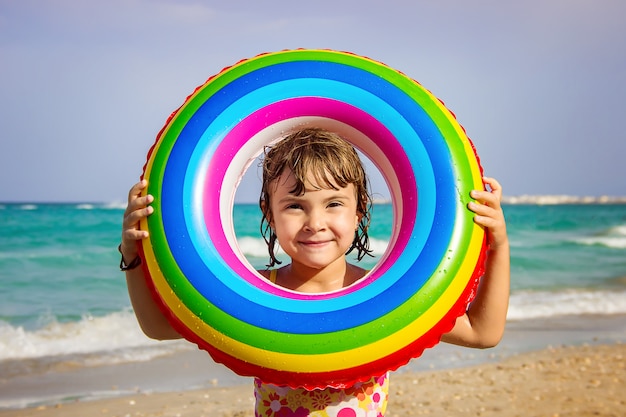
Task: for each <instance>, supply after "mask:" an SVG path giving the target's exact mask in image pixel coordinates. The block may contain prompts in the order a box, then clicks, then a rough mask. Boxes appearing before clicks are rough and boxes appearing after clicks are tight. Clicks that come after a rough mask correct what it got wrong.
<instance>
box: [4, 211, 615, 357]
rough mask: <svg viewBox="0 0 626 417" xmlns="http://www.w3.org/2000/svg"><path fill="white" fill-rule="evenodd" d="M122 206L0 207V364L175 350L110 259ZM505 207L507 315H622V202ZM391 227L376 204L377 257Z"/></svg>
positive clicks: (243, 218)
mask: <svg viewBox="0 0 626 417" xmlns="http://www.w3.org/2000/svg"><path fill="white" fill-rule="evenodd" d="M122 212H123V208H122V207H120V206H119V205H101V204H1V205H0V365H1V364H2V363H8V362H6V361H12V363H13V362H15V361H31V360H33V359H41V358H48V359H49V358H54V357H55V356H67V355H74V359H75V360H76V358H78V357H80V358H82V359H81V360H83V361H84V362H85V363H86V362H88V361H91V362H90V363H116V362H128V361H143V360H147V359H150V358H152V357H154V356H156V355H160V354H162V353H163V352H164V351H167V350H168V349H179V348H180V344H171V345H170V344H168V343H156V342H154V341H151V340H148V339H147V338H145V337H144V336H143V334H142V333H141V332H140V331H139V329H138V326H137V324H136V321H135V319H134V316H133V314H132V311H131V309H130V302H129V300H128V296H127V293H126V286H125V280H124V275H123V273H121V272H120V271H119V269H118V264H119V253H118V252H117V245H118V243H119V234H120V230H121V225H120V224H121V218H122ZM505 214H506V217H507V221H508V231H509V235H510V240H511V245H512V295H511V308H510V312H509V320H512V321H521V320H525V319H532V318H538V317H539V318H541V317H546V318H550V317H555V316H560V315H566V314H587V313H594V314H604V315H613V314H621V313H626V278H625V277H626V205H555V206H538V205H508V206H505ZM259 216H260V213H259V211H258V208H257V207H256V206H254V205H236V206H235V210H234V215H233V222H234V225H235V229H236V234H237V237H238V244H239V247H240V249H241V251H242V252H243V253H244V254H245V255H246V257H247V258H248V259H249V260H250V262H251V263H252V265H253V266H255V267H257V268H262V267H263V265H264V264H265V262H266V261H267V255H266V253H267V252H266V247H265V244H264V242H263V240H262V238H261V237H260V234H259V221H258V219H259V218H260V217H259ZM391 227H392V210H391V206H389V205H376V206H375V211H374V222H373V224H372V229H371V231H370V237H371V240H372V247H373V248H374V253H375V255H376V256H381V255H382V254H383V253H384V251H385V248H386V246H387V242H388V239H389V236H390V230H391ZM376 261H377V258H373V259H371V260H369V261H367V263H366V264H365V267H366V268H371V267H372V266H373V265H375V263H376ZM48 359H46V360H48Z"/></svg>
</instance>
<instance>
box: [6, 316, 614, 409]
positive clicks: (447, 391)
mask: <svg viewBox="0 0 626 417" xmlns="http://www.w3.org/2000/svg"><path fill="white" fill-rule="evenodd" d="M625 341H626V316H623V315H616V316H571V317H561V318H552V319H550V320H546V319H543V320H527V321H521V322H513V323H510V324H508V325H507V331H506V334H505V337H504V339H503V340H502V342H501V343H500V345H498V346H497V347H496V348H493V349H486V350H473V349H464V348H459V347H455V346H451V345H445V344H440V345H438V346H436V347H435V348H434V349H430V350H428V351H426V352H425V353H424V355H422V356H421V357H420V358H418V359H417V360H415V361H413V362H412V363H410V364H409V365H407V366H405V367H403V368H401V369H400V370H399V371H397V372H395V373H393V374H392V376H391V388H390V399H389V406H388V410H387V414H386V416H387V417H390V416H394V417H395V416H422V415H437V416H442V415H443V416H504V417H513V416H525V417H534V416H536V417H539V416H541V417H544V416H549V417H557V416H558V417H565V416H572V417H574V416H575V417H585V416H605V417H609V416H613V417H624V416H626V345H625V344H624V342H625ZM204 355H205V352H202V351H198V350H191V351H187V352H183V353H181V354H179V355H173V356H169V357H165V358H161V359H158V360H153V361H150V362H146V363H134V364H126V365H120V366H116V367H111V366H107V367H83V368H78V369H72V367H71V366H70V365H67V364H66V365H65V366H64V367H63V369H61V368H60V367H59V366H55V367H54V368H49V369H46V370H45V371H43V370H42V371H41V372H40V373H39V374H36V375H23V376H21V377H15V376H13V377H7V378H0V399H1V398H4V399H6V398H17V397H19V396H24V398H27V396H28V395H31V396H34V395H35V394H36V395H38V396H39V398H44V397H45V395H52V394H54V392H55V390H57V391H59V392H62V393H64V396H63V397H59V398H60V399H59V400H52V399H48V400H47V401H45V402H42V403H39V404H29V405H27V407H26V408H22V407H12V408H9V409H3V410H0V417H5V416H6V417H8V416H11V417H27V416H28V417H31V416H37V417H91V416H106V417H131V416H148V417H157V416H159V417H161V416H163V417H170V416H171V417H177V416H181V417H182V416H194V417H201V416H207V417H208V416H211V417H215V416H217V417H220V416H224V417H226V416H228V417H242V416H252V415H253V411H252V410H253V397H252V383H251V380H250V379H248V378H242V377H238V376H236V375H234V374H232V372H230V371H228V370H226V369H225V368H224V367H223V366H221V365H216V364H214V363H212V361H210V360H206V357H204ZM18 370H19V369H18ZM164 382H166V383H164ZM104 387H108V389H109V390H108V391H107V390H105V388H104ZM174 387H176V388H174ZM80 390H82V391H83V392H87V391H90V392H92V393H93V392H96V393H99V395H95V396H91V397H88V396H85V395H80V394H79V392H81V391H80ZM27 394H28V395H27ZM50 398H53V397H50Z"/></svg>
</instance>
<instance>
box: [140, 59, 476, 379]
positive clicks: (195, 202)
mask: <svg viewBox="0 0 626 417" xmlns="http://www.w3.org/2000/svg"><path fill="white" fill-rule="evenodd" d="M305 126H318V127H322V128H326V129H329V130H332V131H335V132H337V133H339V134H340V135H342V136H343V137H344V138H346V139H347V140H349V141H350V142H351V143H352V144H353V145H354V146H355V147H356V148H357V149H359V150H360V151H362V152H363V153H364V154H365V155H367V156H368V157H369V158H370V159H371V160H372V162H373V163H374V164H375V165H376V166H377V168H378V169H379V170H380V171H381V173H382V175H383V177H384V178H385V179H386V181H387V185H388V187H389V190H390V193H391V198H392V203H393V210H394V226H395V227H394V228H393V232H392V236H391V239H390V242H389V248H388V249H387V251H386V253H385V254H384V255H383V256H382V257H381V260H380V261H379V262H378V264H377V266H376V267H375V268H373V270H372V271H371V272H370V273H369V274H368V275H367V276H366V277H364V278H363V279H362V280H360V281H358V282H357V283H355V284H353V285H352V286H349V287H347V288H344V289H342V290H339V291H336V292H332V293H323V294H304V293H298V292H293V291H290V290H286V289H284V288H281V287H278V286H276V285H274V284H272V283H271V282H269V281H268V280H266V279H264V278H263V277H261V275H260V274H259V273H257V272H256V271H255V270H254V269H253V268H252V267H251V265H250V264H249V263H248V262H247V261H246V259H245V258H244V256H243V255H242V253H241V251H240V250H239V247H238V244H237V241H236V238H235V235H234V228H233V223H232V222H233V220H232V217H233V215H232V209H233V204H234V195H235V190H236V188H237V184H238V181H239V179H240V178H241V176H242V175H243V173H244V172H245V170H246V168H247V167H248V166H249V164H250V163H251V162H252V161H254V160H255V159H256V158H257V157H258V155H260V153H261V152H262V149H263V146H265V145H268V144H271V143H272V142H273V141H276V140H277V139H279V138H281V137H283V136H284V135H285V132H288V131H291V130H294V129H297V128H302V127H305ZM144 177H145V178H147V179H148V181H149V185H148V189H147V192H148V193H150V194H152V195H153V196H154V198H155V201H154V203H153V207H154V209H155V210H154V213H153V214H152V215H151V216H150V217H149V218H148V219H147V220H146V221H144V222H142V224H141V228H142V229H144V230H148V231H149V232H150V237H149V238H148V239H146V240H144V241H143V242H141V243H140V253H141V255H142V257H143V260H144V262H143V268H144V272H145V274H146V277H147V280H148V284H149V286H150V287H151V288H152V290H153V293H154V296H155V297H156V299H157V301H158V302H159V304H160V305H161V306H162V309H163V311H164V313H165V314H166V316H167V317H168V319H169V320H170V322H171V324H172V326H173V327H174V328H175V329H177V330H178V331H179V332H180V333H181V334H182V335H183V336H184V337H185V338H186V339H188V340H189V341H191V342H194V343H196V344H197V345H198V346H199V347H200V348H201V349H205V350H207V351H208V352H209V353H210V354H211V356H212V357H213V358H214V360H216V361H217V362H221V363H223V364H225V365H226V366H228V367H229V368H231V369H232V370H233V371H235V372H236V373H238V374H240V375H244V376H255V377H258V378H260V379H261V380H263V381H265V382H268V383H273V384H277V385H284V386H290V387H294V388H296V387H304V388H306V389H316V388H325V387H337V388H342V387H348V386H352V385H354V384H355V383H356V382H359V381H364V380H366V379H369V378H370V377H371V376H373V375H376V376H377V375H382V374H383V373H385V372H387V371H390V370H395V369H397V368H398V367H400V366H402V365H404V364H406V363H407V362H408V361H409V360H411V359H412V358H415V357H418V356H420V355H421V354H422V352H423V350H424V349H425V348H429V347H432V346H433V345H435V344H437V343H438V342H439V341H440V339H441V335H442V334H444V333H446V332H448V331H449V330H451V328H452V326H453V325H454V322H455V320H456V318H457V317H459V316H460V315H462V314H464V312H465V310H466V308H467V305H468V303H469V302H470V301H471V299H472V298H473V296H474V292H475V288H476V286H477V283H478V279H479V277H480V275H481V274H482V272H483V264H484V256H485V248H486V243H485V233H484V230H483V229H482V228H480V227H478V226H477V225H475V223H474V222H473V214H472V213H471V212H470V211H469V210H468V209H467V208H466V204H467V203H468V202H469V200H470V197H469V193H470V190H472V189H483V188H484V184H483V182H482V168H481V167H480V163H479V160H478V158H477V156H476V153H475V150H474V147H473V145H472V143H471V142H470V140H469V139H468V137H467V136H466V134H465V132H464V130H463V128H462V127H461V126H460V125H459V124H458V123H457V121H456V119H455V117H454V115H453V114H452V113H451V112H450V111H449V110H447V109H446V107H445V106H444V104H443V103H442V102H441V101H439V100H438V99H437V98H435V97H434V96H433V95H432V94H431V93H430V92H428V91H427V90H425V89H424V88H423V87H422V86H421V85H420V84H418V83H417V82H415V81H414V80H412V79H410V78H408V77H407V76H405V75H403V74H402V73H400V72H398V71H396V70H394V69H392V68H390V67H388V66H386V65H384V64H381V63H379V62H376V61H373V60H371V59H369V58H365V57H361V56H357V55H354V54H351V53H346V52H337V51H331V50H307V49H300V50H288V51H281V52H275V53H267V54H262V55H259V56H256V57H254V58H251V59H247V60H243V61H240V62H238V63H237V64H235V65H233V66H231V67H228V68H225V69H224V70H222V71H221V72H220V73H219V74H217V75H215V76H213V77H211V78H210V79H209V80H208V81H206V83H204V84H203V85H201V86H200V87H198V88H197V89H196V90H195V91H194V92H193V94H192V95H191V96H189V97H188V98H187V100H186V101H185V102H184V104H183V105H182V106H181V107H180V108H179V109H178V110H177V111H175V112H174V113H173V114H172V116H170V118H169V120H168V121H167V123H166V125H165V126H164V128H163V129H162V130H161V132H160V133H159V135H158V137H157V140H156V143H155V144H154V146H153V147H152V149H151V150H150V152H149V154H148V160H147V163H146V165H145V167H144ZM374 221H375V219H374ZM259 222H260V218H259Z"/></svg>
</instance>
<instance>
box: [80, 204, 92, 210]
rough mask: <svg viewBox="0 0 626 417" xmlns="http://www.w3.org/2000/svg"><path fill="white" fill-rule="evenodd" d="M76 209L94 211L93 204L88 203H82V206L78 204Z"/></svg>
mask: <svg viewBox="0 0 626 417" xmlns="http://www.w3.org/2000/svg"><path fill="white" fill-rule="evenodd" d="M76 208H77V209H78V210H93V208H94V205H93V204H88V203H82V204H77V205H76Z"/></svg>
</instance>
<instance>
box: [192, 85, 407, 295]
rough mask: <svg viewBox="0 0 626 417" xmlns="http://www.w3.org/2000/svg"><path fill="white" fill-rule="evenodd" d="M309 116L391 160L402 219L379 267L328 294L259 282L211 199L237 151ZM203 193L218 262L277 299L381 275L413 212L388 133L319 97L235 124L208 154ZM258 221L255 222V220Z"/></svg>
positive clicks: (400, 159)
mask: <svg viewBox="0 0 626 417" xmlns="http://www.w3.org/2000/svg"><path fill="white" fill-rule="evenodd" d="M303 116H313V117H325V118H328V119H332V120H336V121H340V122H343V123H345V124H347V125H349V126H352V127H353V128H355V129H357V130H359V131H360V132H361V133H363V134H364V135H366V136H367V137H369V138H370V139H371V140H372V141H373V142H374V143H376V144H377V145H378V146H379V147H380V149H381V150H382V151H383V152H384V153H385V155H386V156H387V158H388V159H389V160H391V161H393V166H394V171H395V174H396V176H397V177H398V181H399V182H400V185H401V188H402V191H403V192H402V196H403V198H402V201H403V209H402V212H403V218H402V224H401V225H400V226H399V235H398V239H397V241H396V243H395V245H394V248H393V250H392V251H391V253H390V254H389V256H388V257H387V259H385V261H384V263H383V264H381V265H380V266H379V267H378V268H377V270H376V273H374V274H371V275H370V276H369V277H368V278H367V279H365V280H363V281H360V282H359V283H357V284H356V285H354V286H351V287H349V288H345V289H343V290H341V291H337V292H334V293H332V294H301V293H293V292H289V291H285V290H283V289H281V288H278V287H276V286H273V285H270V284H269V283H267V282H266V281H265V280H260V279H259V278H258V277H257V276H256V275H254V274H253V273H251V272H250V271H249V270H248V268H247V267H246V266H245V265H244V264H243V263H242V262H241V261H240V260H239V258H238V257H237V255H236V254H235V253H234V252H233V251H232V250H231V248H230V245H229V244H228V243H227V242H228V240H227V239H226V236H225V234H224V230H223V227H222V220H221V217H220V210H219V198H216V197H217V195H216V193H215V188H214V187H215V184H222V183H223V181H224V175H225V173H226V170H227V169H228V166H229V165H230V163H231V161H232V160H233V158H234V157H235V155H236V153H237V152H238V151H239V150H240V149H241V147H242V146H243V145H244V144H245V143H246V142H247V141H248V140H249V139H250V138H251V137H253V136H254V135H256V134H257V133H259V132H260V131H261V130H263V129H265V128H267V127H269V126H271V125H273V124H275V123H277V122H281V121H284V120H287V119H292V118H296V117H303ZM206 184H207V189H206V190H205V191H204V201H203V207H204V219H205V223H206V227H207V231H208V233H209V237H210V239H211V241H212V242H213V243H214V244H215V247H216V249H217V251H218V252H219V254H220V256H221V257H222V258H223V259H224V261H225V262H226V263H227V264H228V265H229V266H230V267H231V268H232V269H233V271H235V273H237V274H238V275H239V276H241V277H242V278H243V279H245V280H246V281H248V282H250V283H251V284H253V285H255V286H257V287H258V288H260V289H261V290H263V291H266V292H269V293H272V294H275V295H277V296H281V297H285V298H294V299H320V298H332V297H337V296H340V295H343V294H347V293H351V292H353V291H358V290H359V289H361V288H363V287H365V286H366V285H368V284H369V283H370V282H371V281H373V280H375V279H376V278H377V277H378V276H380V275H382V274H383V273H384V272H385V271H387V270H388V269H389V267H390V266H391V265H393V263H394V262H395V261H396V260H397V258H398V257H399V256H400V254H401V253H402V251H403V250H404V248H405V246H406V244H407V242H408V240H409V238H410V235H411V232H412V230H413V225H414V224H415V214H416V211H417V194H416V186H415V178H414V174H413V170H412V168H411V164H410V162H409V160H408V158H407V157H406V154H405V152H404V149H402V146H401V145H400V144H399V142H398V141H397V140H396V138H395V137H394V136H393V134H392V133H391V132H390V131H389V130H388V129H387V128H386V127H385V126H384V125H383V124H382V123H380V122H379V121H378V120H376V119H375V118H374V117H372V116H371V115H369V114H368V113H366V112H364V111H362V110H360V109H358V108H356V107H354V106H352V105H350V104H346V103H343V102H340V101H337V100H332V99H328V98H321V97H298V98H293V99H287V100H283V101H279V102H277V103H273V104H271V105H268V106H266V107H263V108H262V109H259V110H257V111H256V112H254V113H252V114H250V115H249V116H247V117H246V118H245V119H243V120H242V121H241V122H240V123H239V124H237V126H235V127H234V128H233V129H232V130H231V131H230V132H229V133H228V134H227V135H226V136H225V137H224V139H223V140H222V142H221V143H220V144H219V145H218V147H217V149H216V150H215V154H214V155H213V156H212V158H211V161H210V164H209V168H208V173H207V181H206ZM259 221H260V219H259Z"/></svg>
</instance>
